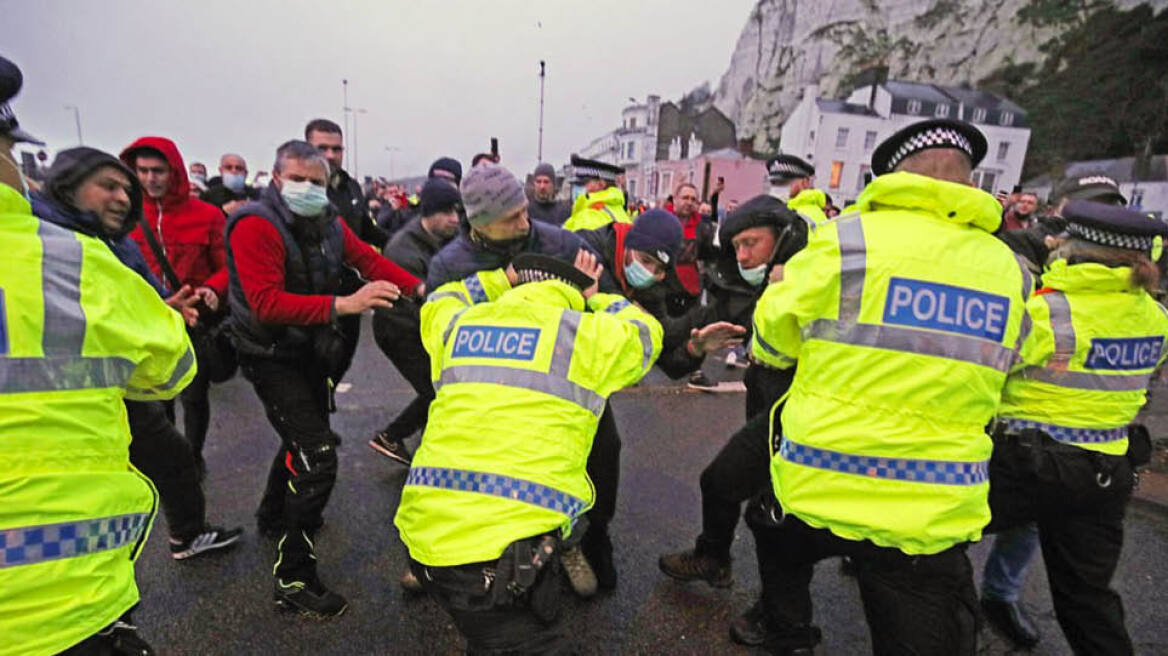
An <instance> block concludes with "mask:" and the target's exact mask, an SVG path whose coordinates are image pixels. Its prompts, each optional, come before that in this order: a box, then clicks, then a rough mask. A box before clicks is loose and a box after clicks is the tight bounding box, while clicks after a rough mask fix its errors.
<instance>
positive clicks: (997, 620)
mask: <svg viewBox="0 0 1168 656" xmlns="http://www.w3.org/2000/svg"><path fill="white" fill-rule="evenodd" d="M981 610H982V613H983V614H984V615H985V618H986V620H987V621H989V623H990V626H992V627H994V628H995V629H997V630H998V631H999V632H1001V633H1002V634H1003V635H1005V636H1006V637H1007V638H1009V639H1010V640H1011V641H1012V642H1013V643H1014V644H1015V645H1017V646H1019V647H1022V648H1024V649H1029V648H1031V647H1033V646H1035V645H1037V644H1038V629H1037V628H1036V627H1035V626H1034V622H1033V620H1031V619H1030V617H1029V616H1027V615H1026V612H1025V611H1023V610H1022V605H1021V604H1019V603H1018V602H1016V601H1001V600H998V599H982V600H981Z"/></svg>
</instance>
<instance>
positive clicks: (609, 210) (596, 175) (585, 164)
mask: <svg viewBox="0 0 1168 656" xmlns="http://www.w3.org/2000/svg"><path fill="white" fill-rule="evenodd" d="M624 172H625V170H624V169H623V168H622V167H619V166H616V165H614V164H609V163H607V162H598V161H596V160H591V159H584V158H583V157H579V156H577V155H572V173H573V175H574V176H575V181H574V182H575V184H580V185H584V192H585V193H584V194H582V195H581V196H580V197H579V198H577V199H576V200H575V201H574V202H573V203H572V215H571V216H569V217H568V220H567V221H565V222H564V225H563V228H564V230H572V231H576V230H595V229H597V228H603V227H604V226H606V225H608V224H610V223H614V222H615V223H632V222H633V220H632V218H630V217H629V214H628V212H626V211H625V192H623V191H621V188H620V187H618V186H617V185H616V180H617V176H619V175H621V174H623V173H624Z"/></svg>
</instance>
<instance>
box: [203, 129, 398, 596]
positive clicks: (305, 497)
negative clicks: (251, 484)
mask: <svg viewBox="0 0 1168 656" xmlns="http://www.w3.org/2000/svg"><path fill="white" fill-rule="evenodd" d="M272 171H273V175H274V178H273V181H272V184H271V185H270V186H269V187H268V188H267V189H265V190H264V192H263V194H261V196H260V200H259V201H258V202H256V203H251V204H248V205H246V206H244V207H243V208H241V209H240V210H239V211H237V212H236V213H235V214H233V215H232V216H231V218H230V220H229V221H228V224H227V230H226V232H227V236H228V266H229V268H230V271H231V297H230V300H231V326H232V333H233V335H234V338H235V341H236V345H237V346H238V348H239V358H240V367H241V369H242V370H243V373H244V376H245V377H246V378H247V379H248V380H249V381H250V382H251V383H252V385H253V386H254V387H255V390H256V394H257V395H258V396H259V397H260V401H261V402H262V403H263V404H264V409H265V411H266V412H267V415H268V419H269V421H271V423H272V426H273V427H274V428H275V429H276V432H277V433H278V434H279V436H280V440H281V446H280V449H279V450H278V451H277V453H276V457H275V459H274V460H273V461H272V467H271V471H270V473H269V475H268V482H267V487H266V489H265V491H264V498H263V500H262V501H261V502H260V508H259V511H258V512H257V513H256V515H257V523H258V525H259V528H260V531H261V533H264V534H267V535H278V536H279V542H278V544H277V547H276V550H277V558H276V565H275V567H274V574H275V592H274V595H275V599H276V601H277V603H278V604H280V605H281V606H283V607H286V608H290V609H293V610H296V611H299V612H302V613H306V614H310V615H315V616H319V617H331V616H336V615H340V614H341V613H343V612H344V611H345V609H346V608H347V607H348V602H347V601H346V600H345V598H344V597H342V596H341V595H340V594H337V593H336V592H333V591H332V590H330V589H329V588H327V587H325V585H324V584H323V583H322V582H321V580H320V578H319V576H318V575H317V568H316V551H315V547H314V544H313V540H314V536H315V534H316V531H317V530H318V529H319V528H320V526H321V524H322V523H323V521H324V520H323V518H322V516H321V513H322V512H323V510H324V507H325V505H326V504H327V503H328V499H329V496H330V494H331V493H332V489H333V485H334V484H335V482H336V476H337V453H336V447H337V444H338V443H339V439H338V437H337V435H336V434H335V433H334V432H333V431H332V429H331V427H330V426H329V413H330V412H331V411H332V409H333V408H334V407H335V405H334V403H335V401H334V398H333V394H334V387H333V386H332V381H335V380H336V378H337V376H338V370H339V369H340V368H341V367H342V366H347V362H346V357H347V356H346V350H347V346H346V345H345V343H344V341H345V338H344V337H343V336H342V335H340V334H338V331H337V330H336V328H335V324H334V323H333V322H334V320H335V319H336V318H337V317H343V316H359V315H360V314H361V313H362V312H364V311H365V310H367V309H370V308H376V307H381V308H388V307H390V306H392V304H393V302H394V301H396V300H397V299H398V298H399V296H401V295H402V294H405V295H415V296H416V295H417V294H418V293H419V291H420V288H419V281H418V279H417V278H415V277H414V276H411V275H410V274H409V273H407V272H405V271H404V270H402V269H401V268H400V267H398V266H397V265H396V264H394V263H392V262H390V261H388V260H386V259H385V258H383V257H381V256H380V255H378V254H377V253H376V252H374V251H373V250H372V249H371V248H369V246H368V245H366V244H364V243H363V242H361V241H360V240H359V239H358V238H357V236H356V235H354V234H353V232H352V230H350V229H349V226H348V224H347V223H345V222H344V220H343V219H342V218H341V217H339V216H337V215H336V214H335V213H334V211H335V210H334V206H332V205H330V203H329V200H328V196H327V194H326V192H325V187H326V185H327V184H328V180H329V164H328V162H327V161H325V158H324V156H323V155H322V154H321V153H320V151H319V150H318V149H317V148H316V147H315V146H313V145H311V144H309V143H307V142H304V141H289V142H287V143H285V144H284V145H282V146H280V148H279V149H278V150H277V151H276V162H275V164H274V165H273V169H272ZM347 266H348V267H353V268H355V269H356V270H357V271H358V272H360V274H361V275H362V276H364V277H365V278H366V279H368V280H372V281H373V282H369V283H365V284H364V285H363V286H362V287H361V288H360V289H358V290H357V291H356V292H354V293H352V294H349V295H342V294H341V293H340V290H341V285H342V281H341V269H342V268H343V267H347Z"/></svg>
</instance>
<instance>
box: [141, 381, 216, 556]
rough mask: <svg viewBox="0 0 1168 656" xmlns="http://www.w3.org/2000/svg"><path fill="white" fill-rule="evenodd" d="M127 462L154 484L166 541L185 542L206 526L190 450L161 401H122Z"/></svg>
mask: <svg viewBox="0 0 1168 656" xmlns="http://www.w3.org/2000/svg"><path fill="white" fill-rule="evenodd" d="M126 417H127V418H128V419H129V423H130V436H131V438H132V439H131V440H130V462H131V463H132V464H133V465H134V466H135V467H137V468H138V469H139V470H140V471H141V472H142V473H143V474H145V475H146V476H147V477H148V478H149V479H150V480H151V481H153V482H154V487H155V488H157V489H158V499H159V505H161V506H162V514H163V515H165V516H166V524H167V528H168V529H169V530H170V537H172V538H174V539H176V540H183V541H186V540H189V539H191V538H193V537H195V536H197V535H198V534H199V533H201V532H202V531H203V527H204V525H205V524H206V515H205V513H206V505H207V500H206V497H204V496H203V488H202V487H201V486H200V485H199V470H198V467H197V466H196V464H195V458H194V455H193V454H192V453H191V446H190V444H189V443H188V442H187V441H186V439H185V438H184V437H183V436H182V435H181V434H180V433H179V432H178V429H176V428H175V427H174V424H172V423H171V421H170V418H169V417H168V416H167V413H166V406H165V405H164V404H163V403H162V402H161V401H126Z"/></svg>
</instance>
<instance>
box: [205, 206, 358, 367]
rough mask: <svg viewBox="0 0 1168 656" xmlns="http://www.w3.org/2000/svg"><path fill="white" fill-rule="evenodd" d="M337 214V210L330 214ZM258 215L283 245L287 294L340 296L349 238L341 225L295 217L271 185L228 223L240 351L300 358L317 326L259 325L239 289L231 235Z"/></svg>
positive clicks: (233, 310) (235, 327)
mask: <svg viewBox="0 0 1168 656" xmlns="http://www.w3.org/2000/svg"><path fill="white" fill-rule="evenodd" d="M327 211H328V212H329V215H330V216H333V215H335V212H334V210H333V208H331V207H330V208H329V209H328V210H327ZM248 216H258V217H260V218H262V219H264V220H265V221H267V222H268V223H270V224H271V225H272V227H274V228H275V229H276V230H277V231H278V232H279V233H280V238H281V239H283V240H284V290H285V291H287V292H289V293H292V294H305V295H310V294H332V295H335V294H337V293H338V292H340V282H341V272H342V270H343V269H344V266H345V265H344V256H345V235H344V230H343V229H342V228H341V223H340V221H339V220H336V219H334V220H332V221H331V222H329V223H328V224H326V225H323V226H318V225H316V224H314V223H313V222H312V221H311V220H309V219H304V218H301V217H296V216H294V215H293V214H292V213H291V212H290V211H289V210H288V207H287V206H286V205H285V204H284V202H283V200H282V199H281V198H280V192H279V190H277V189H276V186H275V184H274V183H273V184H272V185H270V186H268V188H267V189H265V190H264V191H263V193H262V194H261V195H260V199H259V200H258V201H256V202H254V203H248V204H247V205H244V206H243V207H241V208H239V209H238V210H236V211H235V212H232V214H231V216H229V217H228V218H227V233H226V243H227V269H228V273H229V274H230V276H231V288H230V290H229V293H228V297H229V300H230V303H231V330H232V333H233V336H234V339H235V344H236V348H238V349H239V351H240V352H241V353H246V354H249V355H265V356H270V357H301V356H303V355H304V354H305V352H306V350H307V349H310V348H311V346H312V331H313V326H293V325H287V324H273V323H264V322H261V321H259V320H258V319H257V318H256V316H255V314H254V313H253V312H252V309H251V306H249V305H248V303H247V297H246V295H245V294H244V293H243V287H242V286H241V285H240V284H239V271H238V270H237V269H236V267H235V253H234V252H233V251H232V248H231V231H232V230H233V229H234V228H235V225H236V224H237V223H239V221H240V219H242V218H244V217H248Z"/></svg>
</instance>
